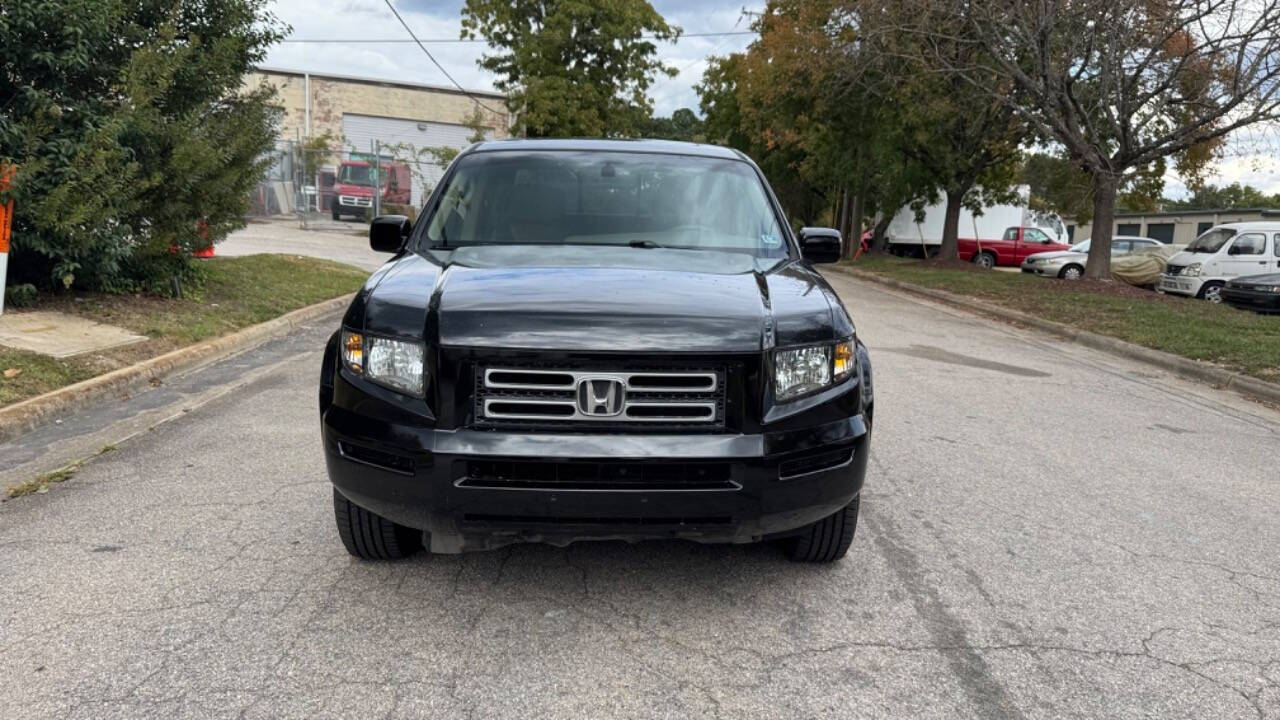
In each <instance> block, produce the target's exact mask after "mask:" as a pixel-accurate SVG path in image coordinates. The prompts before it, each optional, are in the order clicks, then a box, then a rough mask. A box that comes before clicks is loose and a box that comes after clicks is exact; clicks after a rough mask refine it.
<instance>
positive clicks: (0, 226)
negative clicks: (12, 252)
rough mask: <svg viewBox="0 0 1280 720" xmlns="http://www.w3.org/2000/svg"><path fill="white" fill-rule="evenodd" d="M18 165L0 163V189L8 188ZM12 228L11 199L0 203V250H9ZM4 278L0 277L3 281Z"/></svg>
mask: <svg viewBox="0 0 1280 720" xmlns="http://www.w3.org/2000/svg"><path fill="white" fill-rule="evenodd" d="M17 169H18V165H0V191H4V190H9V181H10V179H13V173H14V172H15V170H17ZM12 229H13V199H9V201H8V202H5V204H4V205H0V252H9V233H10V231H12ZM3 279H4V278H0V281H3Z"/></svg>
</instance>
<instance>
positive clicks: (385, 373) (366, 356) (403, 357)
mask: <svg viewBox="0 0 1280 720" xmlns="http://www.w3.org/2000/svg"><path fill="white" fill-rule="evenodd" d="M424 355H425V353H424V348H423V344H422V343H420V342H410V341H406V340H393V339H391V338H384V337H378V336H377V335H364V334H361V333H355V332H351V331H349V330H343V331H342V364H343V365H344V366H346V368H347V369H348V370H350V371H351V372H353V373H355V374H357V375H363V376H364V377H367V378H368V379H370V380H372V381H373V382H376V383H378V384H379V385H382V386H385V387H388V388H391V389H392V390H395V391H397V392H402V393H405V394H406V395H412V396H414V397H422V396H423V389H424V388H425V387H426V370H425V365H424V363H423V358H424Z"/></svg>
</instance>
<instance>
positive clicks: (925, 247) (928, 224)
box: [885, 185, 1068, 257]
mask: <svg viewBox="0 0 1280 720" xmlns="http://www.w3.org/2000/svg"><path fill="white" fill-rule="evenodd" d="M1014 190H1015V192H1016V193H1017V195H1018V198H1019V203H1018V204H1016V205H992V206H991V207H985V208H983V209H982V214H981V215H979V216H978V217H976V218H975V217H974V216H973V213H971V212H969V210H968V209H967V208H962V209H961V210H960V225H959V228H958V234H959V237H960V238H961V239H968V240H979V241H982V242H989V241H995V240H999V239H1000V238H1001V236H1002V235H1003V234H1004V232H1005V230H1007V229H1009V228H1011V227H1024V228H1038V229H1040V230H1042V231H1044V232H1045V234H1047V235H1048V236H1049V238H1050V239H1051V240H1053V242H1055V243H1066V242H1068V240H1067V228H1066V225H1064V224H1063V222H1062V219H1061V218H1059V217H1058V216H1057V215H1055V214H1053V213H1041V212H1036V211H1035V210H1031V209H1030V208H1028V207H1027V201H1028V199H1029V198H1030V196H1031V187H1030V186H1029V185H1019V186H1018V187H1016V188H1015V189H1014ZM946 214H947V204H946V201H945V200H944V201H942V202H939V203H936V204H934V205H929V206H928V207H926V208H925V209H924V219H923V220H922V221H921V222H919V223H917V222H916V212H915V210H912V209H911V207H910V206H906V207H904V208H902V209H901V210H899V211H898V212H897V214H896V215H894V216H893V220H891V221H889V227H888V229H887V230H885V240H886V243H887V244H888V249H889V252H891V253H893V254H895V255H905V256H910V257H923V255H924V253H925V252H928V253H929V254H930V255H932V254H934V253H937V252H938V248H939V246H941V244H942V222H943V220H944V218H946Z"/></svg>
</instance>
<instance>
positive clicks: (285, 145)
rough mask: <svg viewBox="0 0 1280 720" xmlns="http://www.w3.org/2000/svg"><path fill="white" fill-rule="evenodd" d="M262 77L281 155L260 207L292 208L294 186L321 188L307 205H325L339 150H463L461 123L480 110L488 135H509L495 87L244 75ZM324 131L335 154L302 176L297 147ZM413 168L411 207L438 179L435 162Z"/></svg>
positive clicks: (290, 73) (260, 72)
mask: <svg viewBox="0 0 1280 720" xmlns="http://www.w3.org/2000/svg"><path fill="white" fill-rule="evenodd" d="M262 82H266V83H268V84H270V85H272V86H274V87H275V88H276V91H277V94H278V96H279V98H280V102H281V106H282V108H283V110H284V116H283V118H282V119H281V123H280V148H281V153H280V160H279V161H278V162H277V163H276V166H275V167H274V168H273V169H272V171H271V176H270V178H269V180H268V183H266V184H265V191H264V195H263V197H264V201H263V202H264V206H265V209H264V210H263V211H264V212H269V213H275V212H292V211H293V209H294V207H295V205H296V204H297V203H299V202H305V200H303V199H302V195H301V194H300V192H301V190H302V188H301V187H298V185H300V184H301V185H303V186H309V185H316V186H318V187H319V188H320V190H319V193H320V195H321V198H320V199H319V200H318V201H317V200H314V199H313V200H312V202H313V203H316V204H313V208H314V209H317V210H324V209H325V203H326V202H327V200H326V199H325V198H324V197H323V195H324V187H325V185H326V183H330V184H331V182H332V174H333V171H334V169H335V168H336V166H337V165H338V163H340V162H341V159H342V157H344V156H345V155H344V153H347V152H356V153H371V152H372V151H373V148H374V147H375V142H376V143H377V146H378V147H380V148H385V147H388V146H394V147H397V148H400V150H399V151H398V154H399V155H402V156H404V155H412V150H409V151H407V152H406V150H405V149H406V148H409V149H421V148H425V147H441V146H445V147H453V148H457V149H461V148H463V147H466V145H467V144H468V143H469V138H470V137H471V135H472V130H471V129H470V128H468V127H467V126H466V124H465V123H466V122H467V121H468V120H469V119H470V118H471V117H472V116H473V114H474V113H475V112H476V110H479V111H480V122H481V125H482V126H483V127H484V134H485V136H486V137H488V138H504V137H507V136H508V134H509V128H510V119H509V117H508V114H507V111H506V106H505V105H504V104H503V96H502V95H501V94H498V93H493V92H487V91H468V92H466V93H463V92H461V91H459V90H457V89H456V88H451V87H441V86H438V85H426V84H422V83H413V82H405V81H400V80H386V79H375V78H364V77H354V76H346V75H333V74H320V73H307V72H301V71H297V70H283V69H278V68H268V67H260V68H258V69H257V71H256V72H254V73H251V74H250V75H249V76H248V78H246V84H248V85H250V86H256V85H258V84H259V83H262ZM481 105H483V107H481ZM326 131H327V132H329V133H330V135H331V136H332V137H334V138H336V139H337V142H336V143H335V144H334V146H333V149H334V151H335V152H334V153H333V154H331V155H326V156H325V157H323V158H322V159H321V162H320V163H319V172H318V176H317V178H314V179H312V178H306V179H303V178H302V177H301V174H300V173H299V171H298V168H297V166H298V165H300V164H301V163H300V162H298V158H299V157H300V156H298V155H297V152H298V148H299V147H300V146H301V144H302V143H303V141H305V140H306V139H307V138H311V137H316V136H320V135H322V134H324V133H325V132H326ZM414 170H415V172H414V187H413V200H412V202H413V203H414V204H415V205H417V204H419V203H421V201H422V199H423V195H424V194H425V193H426V192H428V191H429V190H430V188H431V187H433V186H434V185H435V183H436V182H437V181H438V180H439V177H440V173H441V168H439V167H438V166H436V165H434V164H433V163H430V162H421V163H418V164H416V165H415V168H414ZM268 196H269V197H268Z"/></svg>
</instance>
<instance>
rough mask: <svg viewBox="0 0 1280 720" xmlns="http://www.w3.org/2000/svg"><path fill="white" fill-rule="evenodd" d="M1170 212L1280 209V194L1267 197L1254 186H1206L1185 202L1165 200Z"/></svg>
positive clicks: (1233, 184)
mask: <svg viewBox="0 0 1280 720" xmlns="http://www.w3.org/2000/svg"><path fill="white" fill-rule="evenodd" d="M1164 205H1165V207H1166V209H1169V210H1243V209H1246V208H1248V209H1256V208H1268V209H1280V193H1275V194H1272V195H1267V194H1266V193H1264V192H1262V191H1261V190H1259V189H1257V188H1255V187H1253V186H1252V185H1241V184H1240V183H1238V182H1235V183H1231V184H1230V185H1224V186H1217V185H1204V186H1201V187H1200V188H1199V189H1197V190H1195V191H1193V192H1192V193H1191V195H1190V196H1189V197H1187V198H1186V199H1185V200H1165V201H1164Z"/></svg>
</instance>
